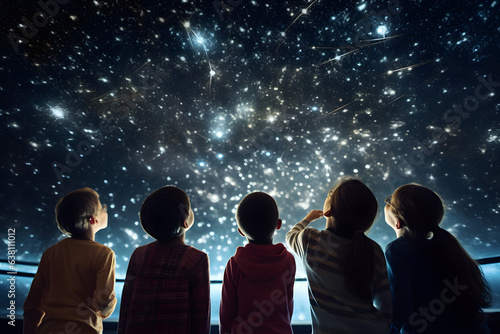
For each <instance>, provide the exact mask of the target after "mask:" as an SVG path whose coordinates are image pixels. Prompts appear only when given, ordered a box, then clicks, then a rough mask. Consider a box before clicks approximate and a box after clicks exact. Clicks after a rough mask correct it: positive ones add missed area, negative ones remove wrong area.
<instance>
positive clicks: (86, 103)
mask: <svg viewBox="0 0 500 334" xmlns="http://www.w3.org/2000/svg"><path fill="white" fill-rule="evenodd" d="M61 2H62V3H57V5H54V4H55V2H51V3H50V5H48V7H47V8H45V9H46V12H48V13H49V14H43V12H42V11H43V10H44V9H43V8H42V7H41V5H39V4H37V3H36V2H34V1H29V2H28V1H20V2H15V4H14V3H13V4H10V3H9V4H6V5H5V6H4V5H2V6H3V7H5V10H2V14H0V16H2V17H1V19H2V36H3V37H2V43H1V45H0V60H1V61H0V120H1V122H0V127H1V131H0V139H1V141H0V147H1V150H0V154H1V158H2V161H3V163H2V165H1V166H0V175H1V178H2V187H1V190H0V199H1V201H2V203H3V205H2V211H1V213H0V219H1V220H2V226H4V231H0V234H1V235H2V238H3V239H5V238H6V236H7V227H14V228H16V241H17V249H18V254H17V257H18V260H24V261H32V262H37V261H38V260H39V259H40V257H41V254H42V252H43V251H44V250H45V249H46V248H48V247H49V246H50V245H51V244H53V243H55V242H57V241H58V240H60V239H61V238H62V236H61V233H60V232H59V231H58V230H57V228H56V225H55V220H54V206H55V204H56V202H57V200H58V199H59V198H60V197H61V196H63V195H64V194H66V193H68V192H70V191H72V190H75V189H78V188H81V187H84V186H88V187H91V188H93V189H95V190H96V191H98V193H99V194H100V199H101V202H102V203H106V204H107V205H108V208H109V209H108V212H109V227H108V228H107V229H106V230H104V231H100V232H99V233H98V234H97V236H96V240H97V241H98V242H101V243H104V244H106V245H108V246H109V247H111V248H112V249H113V250H114V251H115V253H116V255H117V277H118V278H122V277H123V276H124V274H125V271H126V268H127V265H128V259H129V258H130V255H131V254H132V252H133V250H134V249H135V248H136V247H138V246H140V245H144V244H146V243H148V242H151V241H152V239H151V238H148V236H147V235H146V234H145V232H144V231H143V230H142V228H141V227H140V224H139V218H138V212H139V208H140V205H141V203H142V201H143V200H144V199H145V197H146V196H147V195H148V194H149V193H150V192H152V191H154V190H155V189H157V188H159V187H161V186H164V185H167V184H171V185H176V186H178V187H180V188H182V189H183V190H185V191H186V193H187V194H188V195H189V197H190V199H191V203H192V206H193V210H194V214H195V224H194V226H193V227H192V229H191V230H189V231H188V233H187V234H186V239H187V240H186V242H187V243H188V244H190V245H192V246H194V247H196V248H198V249H201V250H203V251H206V252H207V253H208V254H209V257H210V262H211V263H210V264H211V268H210V269H211V277H212V279H221V278H222V274H223V270H224V267H225V265H226V262H227V260H228V259H229V257H230V256H232V255H233V254H234V252H235V249H236V247H238V246H242V245H243V244H244V241H245V239H244V238H243V237H241V236H240V235H239V234H238V232H237V231H236V221H235V218H234V216H235V209H236V206H237V204H238V203H239V201H240V200H241V199H242V198H243V197H244V196H245V195H246V194H248V193H250V192H252V191H265V192H267V193H269V194H271V195H272V196H273V197H274V198H275V199H276V201H277V203H278V206H279V209H280V217H281V218H282V219H283V220H284V225H283V228H282V230H280V231H278V232H277V234H276V236H275V239H274V241H275V242H284V240H285V234H286V232H287V231H288V230H289V229H290V228H291V227H292V226H293V225H294V224H295V223H296V222H298V221H300V220H301V219H302V218H303V217H304V216H305V215H306V213H307V212H308V211H309V210H312V209H322V206H323V202H324V200H325V198H326V195H327V193H328V190H329V189H330V188H331V187H332V186H333V185H334V184H335V182H337V181H338V180H339V178H342V177H345V176H354V177H358V178H360V179H361V180H362V181H364V182H365V183H366V184H367V185H368V186H369V187H370V188H371V189H372V190H373V192H374V193H375V195H376V196H377V199H378V200H379V204H380V210H379V215H378V216H377V219H376V221H375V224H374V226H373V228H372V229H371V231H370V233H369V236H370V237H372V238H373V239H374V240H375V241H377V242H378V243H380V245H381V246H382V247H385V245H386V244H387V243H389V242H390V241H392V240H393V239H394V238H395V234H394V232H393V231H392V229H390V228H389V227H388V226H387V225H386V224H385V222H384V217H383V210H382V208H383V200H384V199H385V197H386V196H388V195H390V194H392V192H393V191H394V190H395V189H396V188H397V187H398V186H400V185H402V184H406V183H410V182H418V183H421V184H423V185H425V186H428V187H430V188H432V189H433V190H435V191H436V192H438V193H439V194H440V195H441V196H442V198H443V200H444V201H445V205H446V214H445V218H444V221H443V223H442V226H443V227H444V228H446V229H447V230H448V231H450V232H452V233H453V234H454V235H455V236H457V237H458V239H459V240H460V241H461V242H462V243H463V245H464V246H465V247H466V249H467V250H468V251H469V252H470V253H471V255H472V256H473V257H475V258H483V257H490V256H498V255H500V245H499V238H500V231H499V218H500V215H499V211H500V200H499V197H500V195H499V190H500V188H499V183H500V173H499V171H498V167H499V161H500V160H499V153H500V148H499V144H500V100H499V95H500V65H499V61H498V57H499V54H500V52H499V50H500V42H499V41H500V39H499V38H498V36H499V33H500V22H499V19H498V17H499V15H498V9H499V8H500V3H498V2H497V0H490V1H475V2H468V1H403V0H400V1H399V2H398V1H389V2H387V1H369V2H368V1H326V0H317V1H251V0H234V1H222V0H220V1H219V0H216V1H177V0H176V1H140V0H130V1H100V0H94V1H70V2H67V3H64V1H62V0H61ZM313 227H315V228H318V229H321V228H323V227H324V220H318V221H317V222H314V223H313ZM299 275H301V273H300V272H299Z"/></svg>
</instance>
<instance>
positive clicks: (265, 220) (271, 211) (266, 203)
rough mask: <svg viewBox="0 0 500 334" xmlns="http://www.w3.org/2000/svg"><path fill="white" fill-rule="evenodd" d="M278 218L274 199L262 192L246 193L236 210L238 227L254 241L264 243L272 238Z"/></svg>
mask: <svg viewBox="0 0 500 334" xmlns="http://www.w3.org/2000/svg"><path fill="white" fill-rule="evenodd" d="M278 219H279V212H278V205H277V204H276V201H275V200H274V198H272V197H271V196H269V195H268V194H266V193H263V192H254V193H251V194H248V195H246V196H245V197H244V198H243V200H242V201H241V202H240V204H239V205H238V210H237V211H236V220H237V222H238V227H239V228H240V230H241V231H242V232H243V233H244V234H245V235H246V236H248V237H249V239H250V240H252V241H253V242H255V243H265V242H268V241H269V239H272V237H273V234H274V231H275V230H276V227H277V226H278Z"/></svg>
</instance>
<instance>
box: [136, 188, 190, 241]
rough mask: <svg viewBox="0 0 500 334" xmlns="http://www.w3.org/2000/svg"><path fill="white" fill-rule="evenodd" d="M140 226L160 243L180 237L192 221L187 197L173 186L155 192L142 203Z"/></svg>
mask: <svg viewBox="0 0 500 334" xmlns="http://www.w3.org/2000/svg"><path fill="white" fill-rule="evenodd" d="M139 215H140V220H141V225H142V228H143V229H144V231H146V233H147V234H149V235H150V236H152V237H153V238H155V239H156V240H158V241H160V242H168V241H170V240H172V239H174V238H177V237H180V236H182V235H183V234H184V232H185V231H186V230H187V229H189V227H191V225H192V224H193V221H194V215H193V211H192V210H191V204H190V202H189V197H188V195H187V194H186V193H185V192H184V191H182V190H181V189H179V188H177V187H174V186H165V187H162V188H160V189H157V190H155V191H154V192H153V193H151V194H150V195H149V196H148V197H147V198H146V199H145V200H144V202H143V203H142V206H141V211H140V214H139Z"/></svg>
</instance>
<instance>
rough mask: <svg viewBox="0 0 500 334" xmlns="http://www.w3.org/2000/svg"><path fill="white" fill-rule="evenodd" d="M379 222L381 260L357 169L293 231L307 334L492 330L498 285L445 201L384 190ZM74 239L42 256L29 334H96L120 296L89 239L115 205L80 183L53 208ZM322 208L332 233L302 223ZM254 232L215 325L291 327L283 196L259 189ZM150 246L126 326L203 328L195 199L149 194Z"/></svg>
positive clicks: (415, 191) (228, 273)
mask: <svg viewBox="0 0 500 334" xmlns="http://www.w3.org/2000/svg"><path fill="white" fill-rule="evenodd" d="M385 202H386V205H385V208H384V213H385V220H386V222H387V224H388V225H389V226H391V227H392V228H393V229H394V231H395V232H396V235H397V237H398V238H397V239H396V240H394V241H393V242H391V243H390V244H389V245H388V246H387V248H386V252H385V255H384V252H383V251H382V249H381V247H380V246H379V245H378V244H377V243H376V242H374V241H373V240H371V239H370V238H368V237H367V235H366V233H367V232H368V230H369V229H370V228H371V226H372V225H373V222H374V220H375V217H376V215H377V211H378V204H377V200H376V198H375V196H374V194H373V193H372V191H371V190H370V189H369V188H368V187H367V186H366V185H365V184H363V183H362V182H361V181H359V180H357V179H353V178H346V179H343V180H341V181H340V182H339V183H338V184H336V186H334V187H333V188H332V189H331V190H330V192H329V193H328V195H327V197H326V200H325V203H324V207H323V210H313V211H311V212H309V213H308V214H307V215H306V216H305V218H304V219H303V220H302V221H300V222H299V223H297V224H296V225H295V226H293V227H292V228H291V230H290V231H289V232H288V233H287V234H286V241H287V244H288V246H289V248H290V249H291V250H292V251H293V252H294V253H295V254H296V255H297V256H298V258H300V260H301V261H302V262H303V264H304V267H305V270H306V274H307V280H308V283H309V301H310V309H311V316H312V329H313V333H340V334H348V333H349V334H351V333H352V334H354V333H359V334H366V333H375V334H376V333H480V334H482V333H489V330H488V328H487V326H486V325H485V323H484V319H483V311H482V310H483V308H485V307H487V306H489V305H490V303H491V293H490V290H489V288H488V285H487V284H486V281H485V279H484V276H483V274H482V272H481V270H480V269H479V266H478V264H477V263H476V262H475V261H474V260H472V259H471V258H470V256H469V255H468V254H467V253H466V251H465V250H464V249H463V248H462V246H460V244H459V243H458V241H457V240H456V239H455V238H454V237H453V236H452V235H451V234H450V233H448V232H447V231H446V230H444V229H441V228H440V227H439V223H440V222H441V219H442V217H443V214H444V206H443V203H442V201H441V199H440V197H439V196H438V195H437V194H436V193H434V192H433V191H432V190H430V189H428V188H426V187H423V186H421V185H417V184H408V185H404V186H401V187H399V188H398V189H397V190H396V191H395V192H394V193H393V195H391V196H389V197H388V198H386V201H385ZM55 211H56V221H57V224H58V227H59V229H60V230H61V231H62V232H64V233H65V234H67V235H68V236H69V237H70V238H66V239H63V240H61V241H59V242H58V243H56V244H55V245H53V246H52V247H50V248H49V249H48V250H47V251H45V252H44V254H43V256H42V259H41V261H40V265H39V268H38V271H37V273H36V275H35V278H34V280H33V283H32V286H31V289H30V292H29V294H28V296H27V298H26V302H25V304H24V333H25V334H32V333H33V334H35V333H47V334H48V333H53V334H59V333H62V334H73V333H74V334H84V333H100V332H102V330H103V326H102V319H105V318H107V317H109V316H110V315H111V313H112V312H113V310H114V308H115V305H116V302H117V300H116V297H115V292H114V281H115V255H114V253H113V251H112V250H111V249H109V248H108V247H106V246H103V245H101V244H99V243H97V242H95V240H94V237H95V233H96V232H97V231H99V230H100V229H103V228H105V227H106V226H107V221H108V216H107V208H106V206H105V205H102V204H101V202H100V201H99V196H98V194H97V193H96V192H95V191H93V190H91V189H89V188H83V189H79V190H76V191H74V192H71V193H69V194H68V195H66V196H64V197H63V198H62V199H61V200H59V202H58V203H57V206H56V210H55ZM320 217H325V219H326V228H325V229H324V230H317V229H314V228H308V226H309V224H311V223H312V222H313V221H314V220H316V219H318V218H320ZM236 220H237V224H238V232H239V233H240V234H241V235H242V236H244V237H245V238H246V239H247V241H248V242H247V244H246V245H245V246H244V247H238V248H237V250H236V254H235V255H234V256H233V257H231V258H230V259H229V261H228V263H227V266H226V269H225V272H224V280H223V285H222V298H221V302H220V310H219V318H220V321H219V325H220V326H219V331H220V333H223V334H226V333H238V334H239V333H245V334H247V333H292V327H291V318H292V313H293V286H294V282H295V259H294V257H293V256H292V255H291V253H290V252H288V251H287V249H286V248H285V247H284V245H283V244H280V243H278V244H273V236H274V234H275V232H276V230H279V229H280V228H281V225H282V222H281V219H280V218H279V211H278V207H277V205H276V202H275V200H274V199H273V198H272V197H271V196H269V195H268V194H266V193H262V192H254V193H251V194H249V195H247V196H245V197H244V198H243V200H242V201H241V202H240V203H239V205H238V208H237V213H236ZM140 222H141V225H142V227H143V229H144V230H145V231H146V233H148V234H149V235H150V236H151V237H153V238H154V239H156V241H155V242H152V243H149V244H147V245H144V246H141V247H138V248H137V249H136V250H135V251H134V252H133V254H132V257H131V258H130V262H129V266H128V270H127V275H126V279H125V284H124V287H123V293H122V300H121V307H120V318H119V324H118V333H119V334H122V333H123V334H131V333H142V332H144V333H209V332H210V279H209V259H208V256H207V254H206V253H204V252H202V251H199V250H197V249H195V248H193V247H191V246H187V245H186V244H185V242H184V238H185V233H186V231H187V230H189V228H190V227H191V226H192V225H193V222H194V215H193V211H192V209H191V204H190V201H189V197H188V196H187V195H186V193H185V192H184V191H182V190H181V189H179V188H176V187H173V186H166V187H162V188H160V189H158V190H156V191H154V192H153V193H151V194H150V195H149V196H148V197H147V198H146V199H145V200H144V202H143V204H142V206H141V210H140Z"/></svg>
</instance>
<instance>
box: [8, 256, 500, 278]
mask: <svg viewBox="0 0 500 334" xmlns="http://www.w3.org/2000/svg"><path fill="white" fill-rule="evenodd" d="M476 262H477V263H479V264H480V265H486V264H494V263H500V256H494V257H486V258H482V259H478V260H476ZM0 263H9V261H7V260H3V259H0ZM16 265H23V266H38V263H36V262H27V261H16ZM13 273H14V272H13V271H9V270H0V275H6V276H12V275H14V274H13ZM15 276H19V277H35V274H32V273H26V272H17V271H16V272H15ZM306 281H307V278H302V277H300V278H296V279H295V282H306ZM116 282H117V283H123V282H125V279H124V278H117V279H116ZM210 283H211V284H222V280H211V281H210Z"/></svg>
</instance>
